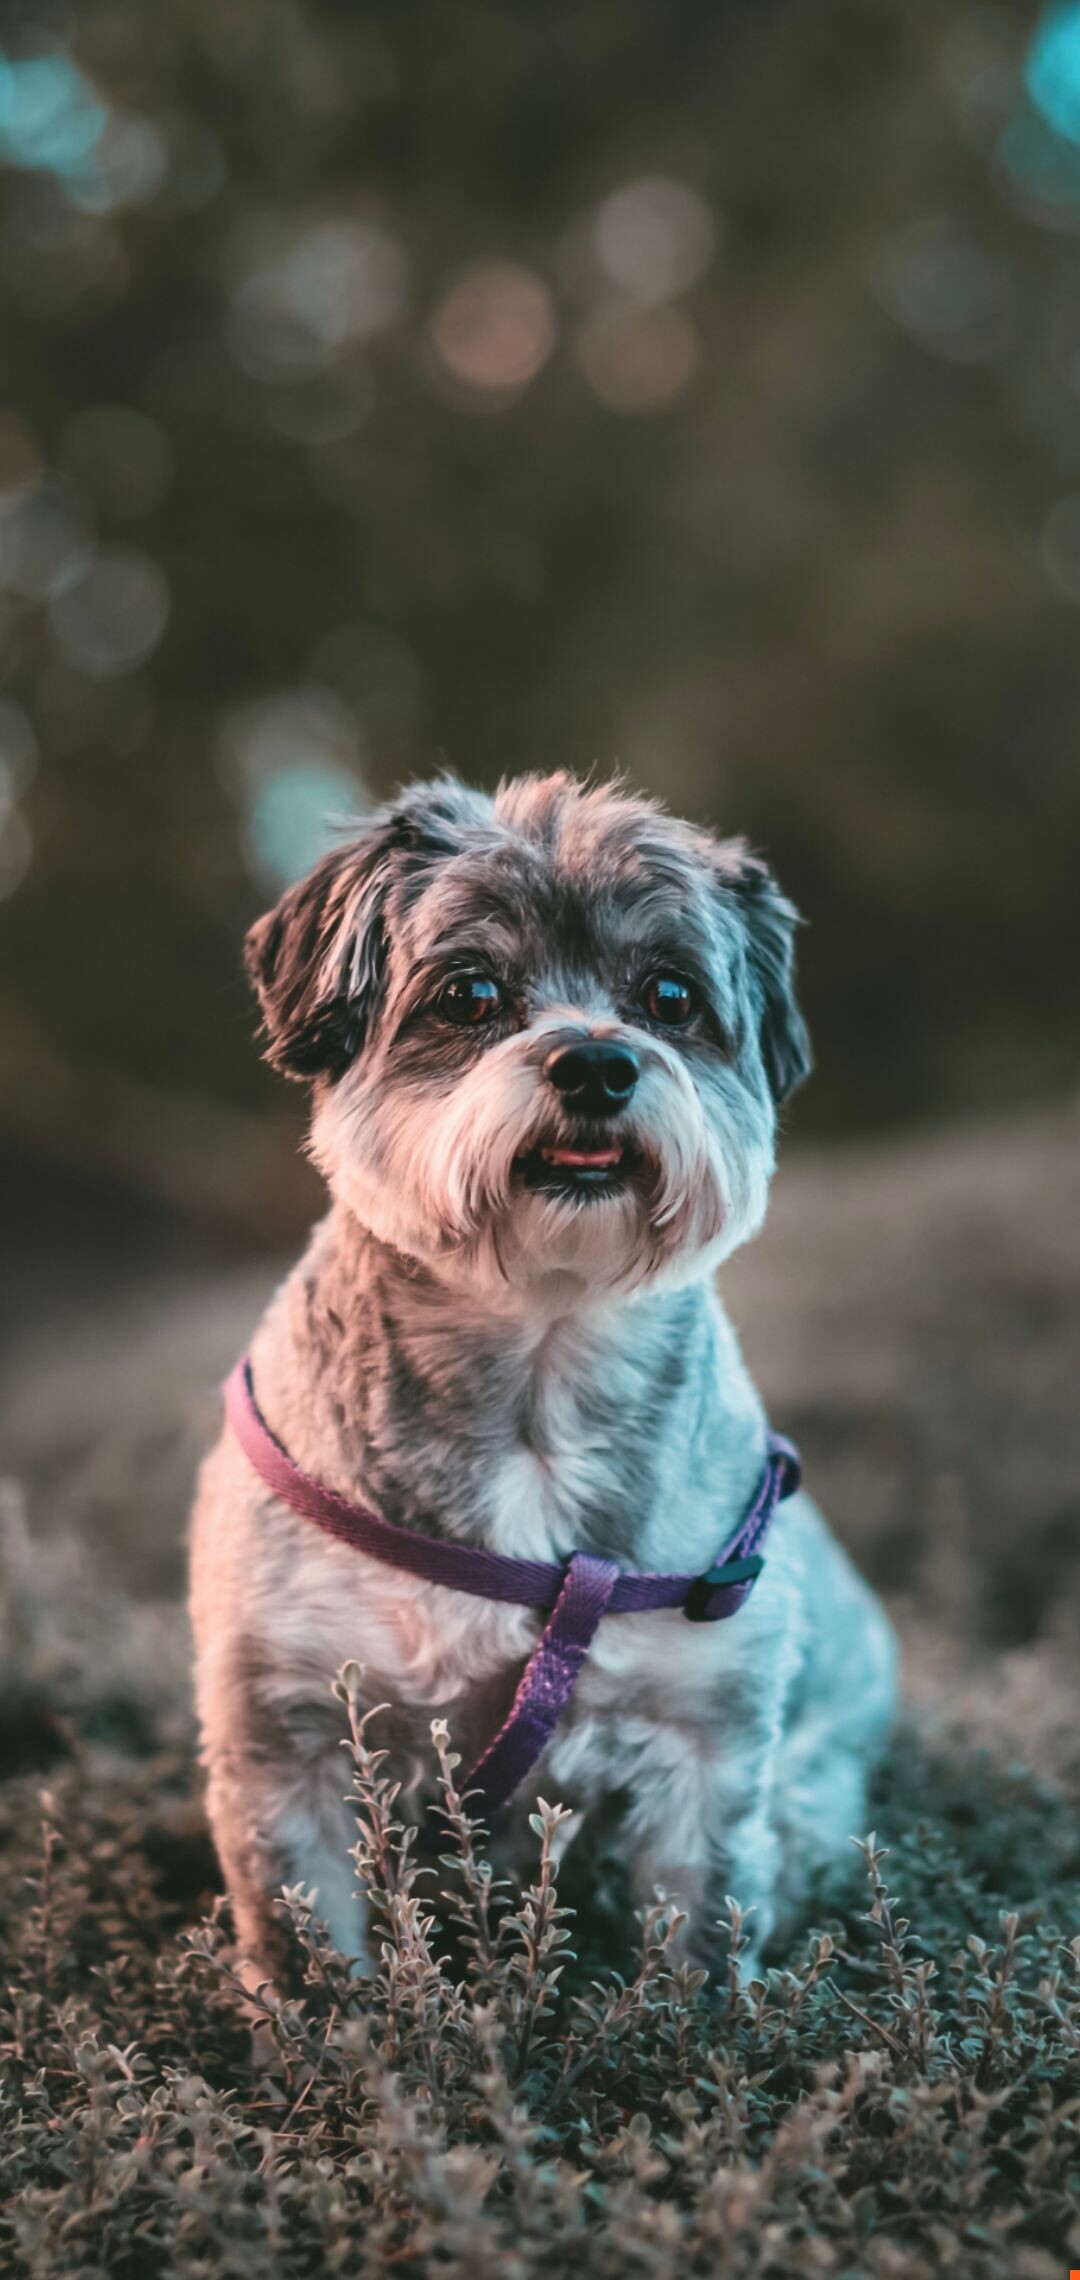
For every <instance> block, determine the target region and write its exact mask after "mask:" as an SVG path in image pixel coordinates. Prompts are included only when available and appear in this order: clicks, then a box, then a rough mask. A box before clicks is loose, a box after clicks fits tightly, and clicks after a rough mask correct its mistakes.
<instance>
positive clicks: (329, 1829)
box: [206, 1743, 367, 1994]
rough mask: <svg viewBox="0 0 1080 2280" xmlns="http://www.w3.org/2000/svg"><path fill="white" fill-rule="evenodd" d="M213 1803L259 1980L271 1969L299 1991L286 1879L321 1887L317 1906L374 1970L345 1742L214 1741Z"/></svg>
mask: <svg viewBox="0 0 1080 2280" xmlns="http://www.w3.org/2000/svg"><path fill="white" fill-rule="evenodd" d="M206 1762H207V1767H208V1773H209V1780H208V1785H207V1794H206V1807H207V1813H208V1815H209V1819H210V1826H211V1829H212V1831H213V1835H214V1842H215V1844H216V1846H217V1850H218V1856H219V1859H220V1861H221V1866H222V1870H223V1873H224V1877H225V1882H226V1885H227V1887H228V1891H229V1897H230V1899H231V1901H232V1907H233V1916H234V1921H235V1925H236V1938H237V1947H238V1949H239V1952H240V1955H241V1957H242V1958H243V1959H244V1971H245V1976H246V1977H247V1979H248V1980H249V1982H250V1983H252V1984H253V1983H254V1981H255V1979H256V1978H258V1977H268V1978H270V1979H272V1980H273V1982H274V1984H275V1986H276V1987H277V1989H278V1990H279V1992H280V1993H282V1994H287V1993H294V1992H296V1991H297V1989H298V1987H299V1984H300V1979H301V1957H300V1954H299V1951H298V1948H297V1945H296V1941H295V1939H294V1938H293V1936H292V1934H291V1931H290V1928H289V1924H288V1921H287V1918H286V1916H285V1913H284V1911H283V1910H282V1909H281V1907H280V1906H279V1905H278V1903H279V1902H280V1900H281V1893H282V1888H283V1886H284V1885H287V1884H289V1885H297V1884H299V1885H303V1886H304V1887H305V1888H306V1889H307V1890H308V1892H309V1893H312V1894H313V1895H314V1900H313V1905H314V1911H315V1915H316V1916H317V1917H318V1919H319V1920H320V1921H321V1922H322V1923H324V1924H325V1925H326V1928H327V1931H328V1932H329V1935H330V1938H331V1940H332V1942H333V1945H334V1946H335V1947H336V1948H337V1949H338V1951H339V1953H340V1954H342V1955H345V1956H348V1957H349V1958H350V1959H351V1960H353V1962H354V1965H355V1967H356V1968H358V1969H359V1970H361V1971H363V1970H364V1969H366V1929H367V1926H366V1911H365V1908H364V1904H363V1901H362V1900H361V1899H360V1897H359V1895H358V1894H357V1892H356V1871H355V1866H354V1863H353V1861H352V1859H351V1857H350V1851H349V1848H350V1846H351V1844H352V1842H353V1840H354V1834H355V1832H354V1829H353V1825H352V1822H351V1818H350V1815H349V1813H348V1810H347V1808H346V1807H345V1805H344V1803H343V1801H342V1799H343V1790H344V1780H343V1775H344V1773H345V1766H344V1761H343V1759H342V1756H341V1752H340V1750H339V1749H337V1748H335V1750H334V1752H333V1755H332V1756H330V1757H327V1758H325V1759H320V1760H316V1761H312V1759H311V1758H310V1757H309V1756H307V1755H301V1754H300V1753H294V1754H293V1755H292V1756H281V1755H278V1756H277V1757H275V1758H274V1759H273V1761H271V1762H266V1761H261V1760H260V1759H259V1758H258V1757H256V1756H254V1755H245V1754H244V1753H243V1752H242V1751H240V1750H238V1749H237V1748H236V1746H235V1743H230V1744H229V1745H228V1746H227V1747H226V1748H224V1749H221V1750H214V1749H213V1748H212V1747H210V1748H208V1750H207V1759H206Z"/></svg>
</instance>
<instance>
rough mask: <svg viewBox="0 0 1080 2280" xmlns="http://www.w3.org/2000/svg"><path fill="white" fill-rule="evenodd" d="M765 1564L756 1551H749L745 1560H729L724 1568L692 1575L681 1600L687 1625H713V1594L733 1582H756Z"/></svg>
mask: <svg viewBox="0 0 1080 2280" xmlns="http://www.w3.org/2000/svg"><path fill="white" fill-rule="evenodd" d="M764 1565H765V1562H764V1560H763V1559H762V1557H761V1554H760V1553H759V1552H748V1553H747V1556H746V1558H745V1559H742V1560H728V1561H726V1562H725V1564H724V1566H723V1567H711V1568H707V1569H706V1572H705V1574H704V1575H698V1576H695V1577H694V1581H693V1583H692V1584H691V1586H690V1589H689V1591H688V1592H687V1594H686V1598H685V1600H684V1601H683V1614H684V1615H685V1617H686V1620H687V1622H688V1623H715V1622H716V1620H717V1615H716V1613H714V1611H713V1607H712V1601H713V1598H714V1596H715V1594H716V1592H718V1591H723V1590H724V1589H725V1588H726V1587H727V1585H728V1584H732V1583H756V1582H757V1579H758V1576H759V1575H760V1574H761V1571H762V1568H763V1567H764Z"/></svg>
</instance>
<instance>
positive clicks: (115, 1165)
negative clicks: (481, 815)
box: [0, 0, 1080, 1723]
mask: <svg viewBox="0 0 1080 2280" xmlns="http://www.w3.org/2000/svg"><path fill="white" fill-rule="evenodd" d="M0 48H2V54H0V162H2V169H3V178H2V194H3V207H2V223H0V292H2V296H3V324H2V334H0V404H2V412H0V670H2V695H0V898H2V899H0V1241H2V1245H3V1253H4V1259H5V1270H4V1276H3V1281H4V1286H5V1301H4V1306H5V1326H6V1369H5V1378H4V1392H3V1395H2V1397H0V1426H2V1428H3V1437H4V1461H5V1462H6V1463H7V1465H8V1467H9V1469H10V1470H11V1471H12V1473H13V1474H14V1475H15V1476H16V1477H17V1478H18V1479H19V1480H20V1481H21V1482H22V1483H23V1484H24V1486H25V1490H26V1495H27V1498H28V1504H29V1510H30V1513H31V1520H32V1525H33V1527H34V1528H38V1529H41V1530H43V1531H45V1532H46V1534H48V1533H49V1532H54V1533H57V1534H60V1533H62V1532H63V1531H64V1530H65V1529H66V1530H68V1531H69V1532H74V1533H75V1534H76V1535H81V1536H82V1537H83V1539H84V1540H85V1541H86V1542H87V1543H88V1544H89V1545H90V1546H91V1548H92V1553H93V1557H94V1558H95V1559H105V1558H108V1557H114V1556H116V1555H117V1554H118V1553H119V1555H120V1558H121V1564H122V1565H123V1566H124V1568H125V1571H126V1572H127V1573H128V1574H129V1575H130V1576H135V1577H137V1578H142V1579H143V1581H144V1582H145V1583H146V1586H147V1588H151V1587H153V1588H155V1589H156V1588H159V1587H160V1588H162V1589H168V1590H173V1589H175V1587H176V1585H177V1582H178V1579H179V1574H180V1564H181V1541H182V1521H183V1509H184V1502H185V1498H186V1494H187V1491H188V1487H189V1483H190V1472H191V1466H192V1463H193V1461H194V1453H195V1450H196V1448H197V1446H198V1443H199V1441H200V1438H205V1435H206V1433H207V1432H208V1431H209V1430H211V1429H212V1417H213V1394H212V1387H213V1384H214V1381H215V1377H216V1375H217V1374H218V1373H219V1372H220V1370H221V1369H222V1368H223V1367H224V1366H225V1363H226V1362H227V1360H228V1359H229V1358H230V1355H231V1352H232V1350H233V1349H234V1347H235V1345H236V1344H238V1343H239V1341H240V1340H241V1339H242V1338H243V1336H244V1334H245V1331H246V1328H247V1326H248V1324H249V1322H250V1319H251V1316H252V1313H253V1312H254V1311H255V1310H256V1308H257V1306H258V1304H259V1303H261V1298H262V1294H263V1291H264V1290H265V1288H266V1286H267V1283H268V1280H269V1279H270V1278H271V1277H272V1274H273V1272H274V1269H275V1265H276V1262H277V1261H278V1259H279V1258H281V1257H284V1256H285V1255H286V1254H287V1252H288V1249H289V1246H290V1245H291V1244H292V1245H295V1242H296V1241H297V1239H298V1236H299V1234H300V1232H301V1231H302V1229H303V1227H304V1225H305V1224H306V1223H307V1221H308V1219H309V1218H310V1217H311V1215H312V1213H313V1211H314V1210H315V1209H316V1208H317V1205H318V1191H317V1188H316V1186H315V1183H314V1180H313V1178H312V1176H311V1175H310V1174H309V1173H308V1172H307V1171H306V1169H305V1168H304V1166H303V1164H302V1162H301V1160H300V1159H299V1157H298V1154H297V1140H298V1135H299V1131H300V1121H299V1119H300V1105H299V1102H298V1100H297V1099H296V1098H295V1097H294V1096H293V1095H292V1094H291V1093H290V1092H289V1091H288V1090H287V1088H285V1087H283V1086H281V1085H280V1084H279V1083H277V1082H276V1081H274V1080H273V1079H271V1078H270V1077H269V1075H268V1074H267V1072H266V1071H265V1070H264V1069H263V1068H262V1067H261V1065H260V1063H259V1061H258V1059H257V1055H256V1052H255V1050H254V1048H253V1045H252V1041H251V1032H252V1026H253V1024H252V1014H251V1008H250V1006H249V1003H248V999H247V994H246V989H245V986H244V983H243V980H242V974H241V965H240V941H241V937H242V933H243V929H244V927H245V925H246V924H247V923H248V922H249V921H250V919H251V918H252V917H253V916H254V915H255V914H256V912H257V911H258V910H259V909H260V908H263V907H265V905H266V903H267V902H268V901H269V900H270V899H271V898H272V897H273V896H274V895H275V894H276V892H277V891H278V890H279V888H280V887H281V885H282V884H283V883H284V882H285V881H286V880H287V879H288V878H290V877H291V876H294V875H295V874H297V873H298V872H299V871H301V870H302V869H304V868H305V867H306V865H307V863H308V862H309V861H310V860H311V859H312V857H313V856H314V855H315V854H316V853H317V852H318V851H319V848H320V846H321V845H322V844H324V842H325V837H326V834H327V832H328V831H329V829H330V828H332V825H333V823H334V822H335V821H336V820H337V819H339V818H340V817H341V816H343V815H348V814H350V813H353V812H356V811H357V810H360V809H362V808H363V807H364V806H365V804H367V803H369V802H371V801H372V800H374V799H377V798H378V797H379V796H381V795H382V794H383V793H384V792H385V791H386V790H387V789H388V788H390V787H391V786H392V785H393V784H394V783H396V782H397V781H398V780H399V779H401V778H402V777H408V776H411V775H413V774H417V773H420V774H422V773H426V772H428V771H429V770H431V769H432V768H433V767H436V766H438V765H441V764H444V763H446V762H449V764H451V765H452V766H454V767H455V768H457V769H459V770H460V771H461V772H462V773H463V774H465V775H467V776H469V777H471V778H474V779H476V780H478V781H480V782H482V783H486V784H490V783H493V782H494V781H495V779H496V778H497V777H498V776H499V774H500V773H502V772H503V771H507V770H509V771H514V770H517V769H522V768H526V767H530V766H536V765H540V766H549V765H555V764H557V765H562V764H569V765H571V766H574V767H578V768H587V767H589V766H591V765H593V764H595V765H597V766H599V768H600V769H602V770H604V769H607V768H609V767H611V766H612V765H615V764H618V765H619V766H621V767H622V768H623V769H624V770H625V771H626V772H627V773H628V774H629V776H630V777H631V778H632V779H633V780H634V781H635V782H637V783H639V784H641V785H643V786H645V787H647V788H648V789H650V790H653V791H656V792H658V793H660V794H661V795H662V796H663V797H665V798H666V799H668V800H670V801H671V802H672V803H673V804H674V805H675V806H677V807H678V808H680V809H683V810H686V811H688V812H689V813H691V814H693V815H695V816H699V817H701V818H703V819H705V820H706V821H708V822H710V823H713V824H716V825H718V826H719V827H721V828H723V829H725V830H733V829H734V830H740V831H743V832H745V833H747V834H749V836H750V837H751V839H752V840H753V841H754V842H755V843H756V844H757V845H758V846H760V847H761V848H763V849H764V850H765V851H766V852H767V853H768V854H769V856H770V857H771V858H772V859H773V861H774V862H775V864H776V866H777V868H778V870H779V872H780V874H781V877H782V878H783V880H784V882H785V884H786V885H787V886H788V887H789V889H790V891H791V892H792V893H793V894H794V896H795V897H796V899H797V900H798V901H799V903H800V904H801V906H802V907H803V909H804V911H805V912H806V914H807V916H808V919H809V921H810V924H809V925H808V928H807V930H806V933H805V936H804V940H803V960H802V970H803V977H804V996H805V1002H806V1006H807V1011H808V1014H809V1018H810V1023H811V1027H812V1030H813V1033H814V1037H815V1042H816V1046H817V1055H818V1070H817V1074H816V1076H815V1078H814V1081H813V1083H812V1084H811V1085H810V1087H809V1088H808V1089H807V1091H806V1092H805V1094H804V1095H803V1096H802V1097H801V1098H800V1099H799V1101H798V1102H797V1103H796V1104H794V1105H793V1109H792V1113H791V1117H790V1129H789V1135H788V1139H787V1143H786V1147H787V1154H786V1162H785V1170H784V1172H783V1174H782V1176H781V1180H780V1183H779V1185H778V1190H777V1201H776V1208H775V1212H774V1215H773V1220H772V1223H771V1225H770V1229H769V1231H768V1233H767V1235H766V1237H765V1238H764V1240H763V1242H762V1244H761V1245H760V1246H759V1247H756V1248H755V1250H754V1251H753V1252H752V1253H751V1254H749V1255H748V1258H747V1260H746V1261H745V1262H744V1263H741V1264H740V1265H739V1266H738V1267H737V1269H736V1270H735V1271H734V1273H733V1275H732V1277H731V1280H730V1290H731V1296H732V1303H733V1304H734V1306H735V1309H736V1312H737V1314H738V1317H739V1320H740V1322H741V1323H742V1325H743V1327H744V1330H745V1334H746V1337H747V1341H748V1344H749V1346H750V1349H751V1356H752V1359H753V1361H754V1363H755V1366H756V1368H757V1370H758V1374H759V1376H760V1377H761V1379H762V1381H763V1383H764V1385H765V1388H766V1392H767V1394H768V1398H769V1400H770V1404H771V1406H772V1407H773V1409H774V1411H775V1413H776V1415H777V1419H778V1422H783V1423H784V1424H785V1425H787V1426H788V1427H789V1428H791V1429H794V1430H797V1431H798V1432H800V1433H801V1434H802V1436H803V1438H804V1440H805V1441H806V1443H807V1447H808V1449H809V1451H810V1454H811V1458H812V1461H813V1464H814V1466H815V1473H814V1478H815V1481H816V1484H817V1486H818V1487H819V1489H820V1490H821V1491H822V1493H823V1495H824V1496H825V1498H826V1500H827V1501H829V1502H830V1506H831V1508H832V1509H833V1511H834V1512H835V1515H836V1517H837V1522H838V1525H839V1526H840V1527H841V1529H842V1531H843V1532H844V1533H845V1534H846V1535H847V1536H848V1537H849V1538H850V1540H852V1541H853V1542H855V1543H856V1545H857V1547H858V1548H859V1550H860V1553H861V1556H863V1558H864V1559H865V1561H866V1563H867V1564H868V1565H869V1566H870V1567H871V1569H872V1570H873V1572H874V1573H875V1575H876V1576H877V1577H878V1580H879V1581H880V1582H881V1583H882V1584H883V1586H886V1587H889V1588H890V1589H892V1591H893V1592H894V1594H895V1595H898V1600H903V1599H904V1595H905V1594H906V1595H907V1603H908V1604H909V1607H910V1609H911V1610H912V1611H913V1612H912V1613H911V1620H910V1623H909V1626H908V1628H909V1635H910V1640H911V1642H912V1645H911V1657H912V1665H913V1668H914V1667H917V1666H918V1665H919V1658H920V1655H921V1656H922V1661H923V1665H924V1666H925V1667H926V1668H929V1667H930V1664H931V1663H932V1662H933V1661H934V1657H935V1655H936V1656H937V1662H938V1665H939V1666H941V1667H942V1668H948V1670H949V1671H950V1672H951V1673H952V1674H953V1676H955V1673H956V1671H957V1670H958V1669H959V1668H960V1665H961V1664H962V1662H963V1656H962V1655H961V1654H960V1652H959V1649H958V1647H957V1641H958V1640H961V1639H962V1640H966V1641H967V1642H968V1643H969V1645H970V1648H971V1652H972V1654H974V1653H976V1651H978V1653H979V1654H982V1655H983V1656H984V1657H985V1656H987V1655H992V1656H994V1657H996V1658H1000V1657H1001V1656H1006V1657H1007V1656H1008V1655H1013V1656H1014V1657H1016V1656H1019V1657H1020V1660H1019V1662H1016V1661H1015V1660H1014V1661H1013V1662H1011V1663H1009V1664H1008V1670H1009V1671H1010V1672H1012V1674H1013V1676H1012V1678H1011V1679H1008V1681H1007V1679H1006V1676H1005V1675H1003V1674H1002V1673H1003V1670H1004V1666H1000V1667H999V1668H998V1673H997V1678H996V1683H995V1686H994V1688H993V1690H992V1701H993V1703H994V1705H996V1706H1000V1705H1001V1704H1002V1703H1009V1702H1012V1701H1013V1699H1014V1693H1015V1687H1016V1686H1019V1687H1020V1688H1021V1691H1022V1690H1023V1688H1024V1687H1028V1689H1029V1692H1030V1690H1031V1688H1032V1687H1034V1688H1035V1691H1036V1692H1037V1691H1038V1690H1039V1688H1040V1687H1043V1695H1042V1697H1041V1699H1044V1700H1048V1699H1049V1694H1048V1693H1047V1691H1046V1688H1045V1687H1044V1685H1043V1682H1044V1679H1045V1672H1046V1668H1047V1665H1046V1661H1045V1656H1046V1654H1047V1653H1048V1652H1050V1647H1048V1646H1047V1642H1048V1641H1050V1646H1051V1647H1052V1643H1053V1639H1054V1637H1055V1636H1057V1635H1058V1632H1060V1631H1061V1625H1062V1624H1063V1623H1065V1622H1066V1621H1067V1620H1068V1621H1072V1622H1073V1623H1074V1622H1075V1605H1076V1580H1077V1564H1076V1561H1077V1555H1076V1548H1075V1547H1076V1540H1077V1532H1076V1526H1075V1519H1076V1510H1075V1481H1076V1477H1077V1459H1078V1458H1080V1426H1078V1424H1077V1418H1076V1404H1075V1383H1076V1371H1077V1366H1078V1364H1080V1325H1078V1320H1077V1284H1078V1280H1080V1276H1078V1267H1080V1233H1078V1229H1080V1211H1078V1209H1077V1205H1078V1202H1080V1195H1078V1186H1077V1148H1076V1140H1077V1133H1078V1129H1080V1127H1078V1119H1077V1113H1076V1086H1077V1074H1078V1047H1077V1025H1076V1012H1075V1008H1076V981H1077V970H1078V948H1080V940H1078V938H1080V896H1078V892H1077V845H1078V824H1080V768H1078V765H1077V761H1078V747H1080V5H1078V4H1077V0H1054V4H1052V5H1050V6H1049V7H1048V8H1046V9H1039V8H1037V7H1035V6H1032V5H990V4H988V0H987V4H975V5H972V4H970V0H858V4H856V0H814V5H813V6H808V5H806V0H723V4H722V5H718V4H717V0H708V4H706V0H549V5H547V6H546V7H544V8H543V9H537V8H535V7H534V6H530V5H496V4H495V0H454V4H453V5H447V4H446V0H428V4H415V5H414V4H412V0H405V4H402V0H397V4H396V5H394V6H389V5H381V4H374V0H367V4H364V5H359V4H353V5H347V4H346V0H155V5H154V6H153V7H152V8H150V7H147V6H145V5H144V4H141V0H79V4H78V6H77V7H75V6H72V7H66V6H64V5H61V4H57V5H49V4H47V0H29V4H27V5H22V6H20V5H18V4H16V0H9V5H8V8H7V9H6V11H5V14H4V18H3V28H2V38H0ZM1055 1625H1057V1626H1058V1632H1055ZM939 1634H940V1640H939V1645H938V1646H935V1645H934V1641H935V1639H938V1638H939ZM1061 1636H1062V1638H1064V1633H1063V1632H1061ZM920 1641H921V1642H922V1644H921V1645H920V1644H919V1642H920ZM1036 1650H1037V1652H1038V1654H1039V1655H1041V1656H1042V1657H1043V1661H1042V1662H1040V1663H1039V1665H1038V1671H1039V1673H1041V1674H1042V1675H1041V1676H1038V1677H1037V1679H1035V1680H1033V1679H1032V1677H1031V1671H1032V1669H1033V1668H1034V1667H1035V1666H1034V1665H1032V1664H1031V1663H1030V1662H1029V1661H1025V1660H1024V1657H1025V1656H1026V1655H1029V1654H1030V1653H1034V1652H1036ZM1063 1651H1064V1650H1063ZM1017 1673H1019V1675H1018V1676H1017ZM1010 1686H1011V1687H1013V1690H1014V1691H1013V1693H1010ZM1003 1714H1004V1713H1003ZM987 1715H988V1716H989V1715H990V1712H989V1711H988V1712H987ZM1009 1715H1011V1712H1009ZM1066 1723H1068V1721H1066Z"/></svg>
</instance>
